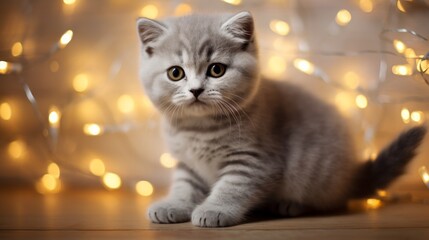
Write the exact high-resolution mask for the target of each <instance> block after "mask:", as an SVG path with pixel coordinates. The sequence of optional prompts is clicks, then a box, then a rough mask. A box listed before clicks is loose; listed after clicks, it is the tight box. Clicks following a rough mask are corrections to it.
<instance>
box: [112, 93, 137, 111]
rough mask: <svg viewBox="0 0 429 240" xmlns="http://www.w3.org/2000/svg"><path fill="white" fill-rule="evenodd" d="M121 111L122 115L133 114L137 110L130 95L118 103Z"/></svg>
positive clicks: (120, 99) (122, 97)
mask: <svg viewBox="0 0 429 240" xmlns="http://www.w3.org/2000/svg"><path fill="white" fill-rule="evenodd" d="M116 105H117V106H118V108H119V111H121V112H122V113H131V112H132V111H134V109H135V102H134V99H133V98H132V97H131V96H130V95H126V94H124V95H122V96H120V97H119V98H118V100H117V101H116Z"/></svg>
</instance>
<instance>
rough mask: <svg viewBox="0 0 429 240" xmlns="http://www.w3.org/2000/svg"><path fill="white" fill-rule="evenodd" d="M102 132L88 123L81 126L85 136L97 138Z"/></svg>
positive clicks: (97, 126)
mask: <svg viewBox="0 0 429 240" xmlns="http://www.w3.org/2000/svg"><path fill="white" fill-rule="evenodd" d="M103 131H104V129H103V127H101V126H100V125H98V124H96V123H88V124H85V125H84V126H83V132H84V133H85V134H87V135H91V136H97V135H100V134H102V133H103Z"/></svg>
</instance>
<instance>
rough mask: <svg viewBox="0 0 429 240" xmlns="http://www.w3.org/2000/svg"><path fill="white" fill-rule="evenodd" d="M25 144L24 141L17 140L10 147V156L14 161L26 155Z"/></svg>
mask: <svg viewBox="0 0 429 240" xmlns="http://www.w3.org/2000/svg"><path fill="white" fill-rule="evenodd" d="M25 148H26V145H25V142H23V141H22V140H15V141H13V142H11V143H9V145H8V153H9V156H10V157H12V158H14V159H19V158H22V157H23V156H24V154H25Z"/></svg>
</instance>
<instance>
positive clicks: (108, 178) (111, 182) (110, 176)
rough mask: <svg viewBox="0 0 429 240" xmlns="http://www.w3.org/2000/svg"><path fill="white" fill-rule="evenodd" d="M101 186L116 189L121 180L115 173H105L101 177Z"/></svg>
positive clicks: (119, 185)
mask: <svg viewBox="0 0 429 240" xmlns="http://www.w3.org/2000/svg"><path fill="white" fill-rule="evenodd" d="M103 184H104V186H105V187H106V188H108V189H118V188H120V187H121V184H122V181H121V178H120V177H119V176H118V174H116V173H111V172H107V173H106V174H104V176H103Z"/></svg>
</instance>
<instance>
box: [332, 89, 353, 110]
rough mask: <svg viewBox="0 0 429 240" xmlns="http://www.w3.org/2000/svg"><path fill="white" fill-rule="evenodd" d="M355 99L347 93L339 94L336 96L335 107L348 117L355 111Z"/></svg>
mask: <svg viewBox="0 0 429 240" xmlns="http://www.w3.org/2000/svg"><path fill="white" fill-rule="evenodd" d="M353 100H354V97H353V96H352V95H350V94H347V93H346V92H339V93H337V94H336V95H335V105H336V106H337V108H338V109H339V110H340V111H341V113H342V114H345V115H347V114H348V113H350V110H352V109H353V107H354V104H353Z"/></svg>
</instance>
